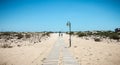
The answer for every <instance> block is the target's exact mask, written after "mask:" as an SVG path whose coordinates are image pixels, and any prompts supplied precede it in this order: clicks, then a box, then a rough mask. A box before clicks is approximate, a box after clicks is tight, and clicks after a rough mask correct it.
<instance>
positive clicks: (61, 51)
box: [42, 38, 79, 65]
mask: <svg viewBox="0 0 120 65" xmlns="http://www.w3.org/2000/svg"><path fill="white" fill-rule="evenodd" d="M65 47H66V45H65V43H64V41H63V40H62V38H58V40H57V41H56V44H55V45H54V47H53V49H52V51H51V53H50V54H49V56H48V58H46V60H44V61H43V64H42V65H79V64H78V63H77V61H76V60H75V59H74V58H73V56H72V55H71V54H70V53H69V51H68V49H67V48H65Z"/></svg>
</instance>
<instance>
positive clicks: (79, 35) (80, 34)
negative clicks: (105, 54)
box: [76, 32, 87, 37]
mask: <svg viewBox="0 0 120 65" xmlns="http://www.w3.org/2000/svg"><path fill="white" fill-rule="evenodd" d="M76 34H77V35H78V37H83V36H87V35H86V34H85V33H83V32H78V33H76Z"/></svg>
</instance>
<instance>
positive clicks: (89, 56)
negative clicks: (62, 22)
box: [64, 36, 120, 65]
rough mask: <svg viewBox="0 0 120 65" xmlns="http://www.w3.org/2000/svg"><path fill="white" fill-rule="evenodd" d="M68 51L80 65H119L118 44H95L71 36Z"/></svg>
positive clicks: (119, 45) (119, 43) (92, 41)
mask: <svg viewBox="0 0 120 65" xmlns="http://www.w3.org/2000/svg"><path fill="white" fill-rule="evenodd" d="M64 39H68V36H65V38H64ZM66 43H68V41H66ZM70 51H71V53H72V54H73V55H74V57H75V58H76V59H77V61H78V62H79V64H80V65H120V42H118V43H117V44H116V43H113V42H111V43H110V42H109V43H105V41H102V42H95V41H94V40H92V39H90V40H85V39H82V38H78V37H76V36H72V47H71V48H70Z"/></svg>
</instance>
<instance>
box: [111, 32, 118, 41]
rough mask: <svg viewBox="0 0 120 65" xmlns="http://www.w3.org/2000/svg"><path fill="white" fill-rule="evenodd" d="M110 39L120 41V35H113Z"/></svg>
mask: <svg viewBox="0 0 120 65" xmlns="http://www.w3.org/2000/svg"><path fill="white" fill-rule="evenodd" d="M109 38H110V39H114V40H119V39H120V37H119V35H118V34H117V33H113V34H111V35H110V36H109Z"/></svg>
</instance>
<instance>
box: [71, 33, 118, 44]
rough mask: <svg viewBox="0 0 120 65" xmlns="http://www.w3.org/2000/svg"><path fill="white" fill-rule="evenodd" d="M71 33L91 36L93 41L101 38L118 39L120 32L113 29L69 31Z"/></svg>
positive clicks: (98, 40)
mask: <svg viewBox="0 0 120 65" xmlns="http://www.w3.org/2000/svg"><path fill="white" fill-rule="evenodd" d="M71 35H77V36H78V37H93V39H94V41H97V42H100V41H102V39H106V38H108V39H113V40H117V41H119V40H120V33H117V32H114V31H92V32H91V31H84V32H82V31H77V32H71Z"/></svg>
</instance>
